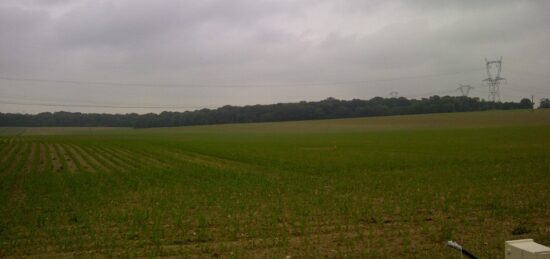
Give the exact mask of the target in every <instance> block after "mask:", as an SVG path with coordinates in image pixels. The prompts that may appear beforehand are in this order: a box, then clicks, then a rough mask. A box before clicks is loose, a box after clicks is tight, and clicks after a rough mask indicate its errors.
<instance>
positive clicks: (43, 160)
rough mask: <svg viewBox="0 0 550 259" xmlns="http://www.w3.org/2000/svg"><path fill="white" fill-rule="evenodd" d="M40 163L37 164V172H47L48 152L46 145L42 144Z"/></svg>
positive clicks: (40, 146) (40, 145) (40, 147)
mask: <svg viewBox="0 0 550 259" xmlns="http://www.w3.org/2000/svg"><path fill="white" fill-rule="evenodd" d="M39 150H40V151H39V152H40V154H39V161H38V164H37V169H36V170H37V171H38V172H44V171H46V168H47V164H48V162H47V158H46V154H47V151H46V146H45V145H44V143H40V144H39Z"/></svg>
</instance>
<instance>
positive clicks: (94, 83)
mask: <svg viewBox="0 0 550 259" xmlns="http://www.w3.org/2000/svg"><path fill="white" fill-rule="evenodd" d="M476 71H480V70H479V69H471V70H464V71H459V72H449V73H438V74H427V75H418V76H403V77H393V78H383V79H366V80H358V81H333V82H326V81H325V82H294V83H286V84H283V83H281V84H275V83H274V84H254V83H217V84H198V83H130V82H107V81H84V80H82V81H81V80H63V79H44V78H24V77H9V76H0V80H4V81H14V82H33V83H56V84H71V85H81V86H138V87H151V88H158V87H169V88H194V87H212V88H222V87H277V86H279V87H280V86H291V87H292V86H327V85H328V86H330V85H360V84H367V83H377V82H390V81H401V80H413V79H422V78H433V77H444V76H452V75H458V74H465V73H471V72H476Z"/></svg>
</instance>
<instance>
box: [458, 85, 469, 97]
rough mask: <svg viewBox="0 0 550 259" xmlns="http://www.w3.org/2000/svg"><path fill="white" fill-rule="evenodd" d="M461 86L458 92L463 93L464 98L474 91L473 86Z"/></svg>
mask: <svg viewBox="0 0 550 259" xmlns="http://www.w3.org/2000/svg"><path fill="white" fill-rule="evenodd" d="M459 85H460V87H458V88H457V89H456V90H458V91H459V92H460V93H462V96H468V94H470V90H472V89H473V87H472V86H471V85H462V84H459Z"/></svg>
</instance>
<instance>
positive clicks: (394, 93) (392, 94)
mask: <svg viewBox="0 0 550 259" xmlns="http://www.w3.org/2000/svg"><path fill="white" fill-rule="evenodd" d="M390 97H391V98H397V97H399V93H398V92H396V91H393V92H390Z"/></svg>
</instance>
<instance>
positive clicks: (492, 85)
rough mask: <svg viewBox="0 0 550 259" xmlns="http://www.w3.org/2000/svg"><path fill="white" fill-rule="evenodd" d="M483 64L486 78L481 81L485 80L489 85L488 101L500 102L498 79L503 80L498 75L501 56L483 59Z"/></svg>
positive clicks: (500, 66) (500, 69) (500, 70)
mask: <svg viewBox="0 0 550 259" xmlns="http://www.w3.org/2000/svg"><path fill="white" fill-rule="evenodd" d="M485 66H486V67H487V78H486V79H485V80H483V81H485V82H487V85H488V86H489V101H492V102H495V101H497V100H498V101H499V102H500V81H502V80H505V79H504V78H502V77H500V72H502V57H500V59H499V60H492V61H489V60H487V59H485Z"/></svg>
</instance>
